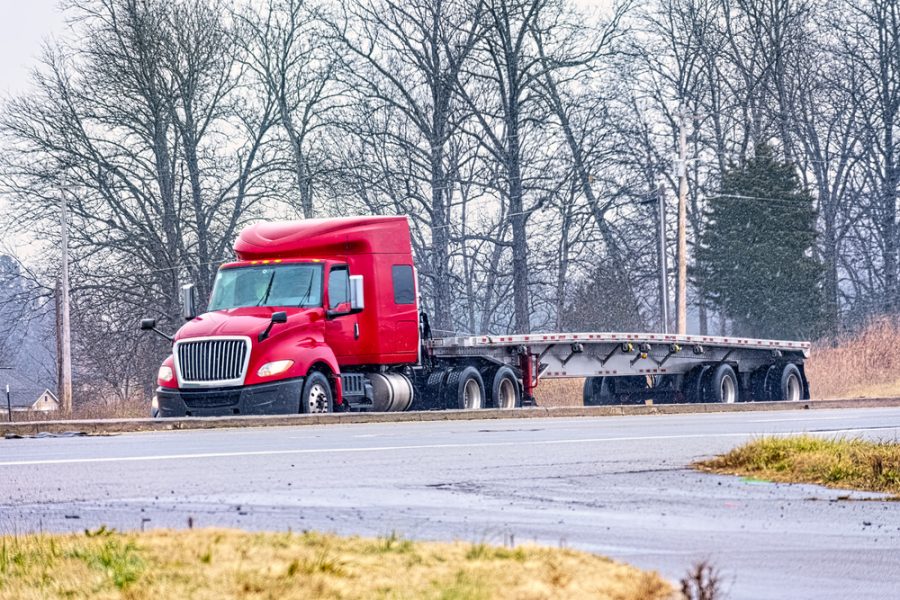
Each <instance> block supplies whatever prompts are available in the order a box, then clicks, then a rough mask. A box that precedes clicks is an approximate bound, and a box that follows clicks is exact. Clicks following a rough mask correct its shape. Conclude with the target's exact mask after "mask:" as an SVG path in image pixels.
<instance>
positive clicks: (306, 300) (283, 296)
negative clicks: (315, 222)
mask: <svg viewBox="0 0 900 600" xmlns="http://www.w3.org/2000/svg"><path fill="white" fill-rule="evenodd" d="M239 306H301V307H314V306H322V265H311V264H305V263H304V264H288V265H265V266H257V267H237V268H232V269H221V270H219V273H218V274H217V275H216V283H215V285H214V286H213V291H212V297H211V298H210V299H209V310H210V311H213V310H223V309H226V308H237V307H239Z"/></svg>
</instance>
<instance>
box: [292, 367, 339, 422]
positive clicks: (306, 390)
mask: <svg viewBox="0 0 900 600" xmlns="http://www.w3.org/2000/svg"><path fill="white" fill-rule="evenodd" d="M333 410H334V397H333V394H332V392H331V383H330V382H329V381H328V377H326V376H325V374H324V373H322V372H321V371H310V372H309V375H307V376H306V381H305V382H303V391H302V392H301V393H300V412H302V413H306V414H315V413H330V412H332V411H333Z"/></svg>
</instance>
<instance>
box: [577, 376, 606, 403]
mask: <svg viewBox="0 0 900 600" xmlns="http://www.w3.org/2000/svg"><path fill="white" fill-rule="evenodd" d="M602 393H603V378H602V377H585V379H584V389H583V390H582V398H583V400H584V405H585V406H598V405H600V404H603V399H602V397H601V394H602Z"/></svg>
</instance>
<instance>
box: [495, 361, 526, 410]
mask: <svg viewBox="0 0 900 600" xmlns="http://www.w3.org/2000/svg"><path fill="white" fill-rule="evenodd" d="M491 402H492V405H493V407H494V408H501V409H510V408H518V407H519V406H520V405H521V404H522V394H521V393H519V382H518V381H517V380H516V374H515V373H514V372H513V370H512V369H510V368H509V367H500V368H499V369H497V372H496V373H494V377H493V383H492V385H491Z"/></svg>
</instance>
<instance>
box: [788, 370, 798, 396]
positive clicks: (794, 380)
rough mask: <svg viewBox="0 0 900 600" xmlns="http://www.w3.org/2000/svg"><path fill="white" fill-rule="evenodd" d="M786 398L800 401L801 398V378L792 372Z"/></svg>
mask: <svg viewBox="0 0 900 600" xmlns="http://www.w3.org/2000/svg"><path fill="white" fill-rule="evenodd" d="M786 400H788V401H789V402H798V401H799V400H800V378H799V377H797V376H796V375H794V374H793V373H791V375H790V376H789V377H788V380H787V394H786Z"/></svg>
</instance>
